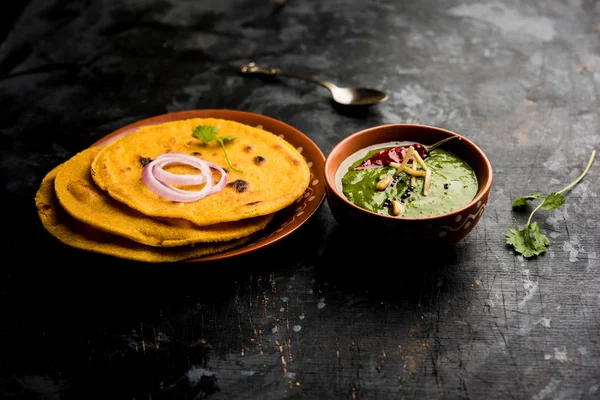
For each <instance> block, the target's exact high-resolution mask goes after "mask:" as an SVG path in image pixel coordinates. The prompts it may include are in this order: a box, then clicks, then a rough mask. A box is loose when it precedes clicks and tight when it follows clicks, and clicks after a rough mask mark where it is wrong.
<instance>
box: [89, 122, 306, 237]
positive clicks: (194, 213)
mask: <svg viewBox="0 0 600 400" xmlns="http://www.w3.org/2000/svg"><path fill="white" fill-rule="evenodd" d="M200 125H207V126H213V127H216V128H218V133H217V136H220V137H223V136H231V137H233V140H225V141H224V142H223V143H224V146H223V147H224V148H223V147H222V146H221V144H219V143H218V142H217V141H214V140H213V141H209V142H206V141H204V140H202V139H199V138H197V137H195V136H194V135H193V131H194V128H196V127H197V126H200ZM164 153H185V154H188V155H194V156H196V157H199V158H202V159H204V160H206V161H210V162H213V163H216V164H218V165H220V166H222V167H224V168H226V169H227V170H228V173H227V179H228V183H227V185H226V187H225V188H224V189H223V190H221V191H219V192H217V193H215V194H212V195H210V196H207V197H204V198H203V199H201V200H198V201H195V202H187V203H186V202H173V201H170V200H166V199H164V198H162V197H160V196H159V195H157V194H155V193H154V192H152V191H151V190H150V189H149V188H148V187H147V186H146V185H145V184H144V182H143V181H142V169H143V166H144V161H146V162H147V160H154V159H155V158H156V157H158V156H159V155H161V154H164ZM226 156H227V157H228V158H229V161H230V162H231V165H232V166H233V168H235V169H237V170H241V171H242V172H241V173H240V172H236V171H235V170H233V169H231V168H229V167H228V165H227V160H226ZM169 171H172V172H174V173H197V171H196V170H195V169H193V168H192V167H188V166H174V167H173V169H172V170H169ZM91 174H92V179H93V180H94V182H95V183H96V184H97V185H98V186H99V187H100V188H101V189H102V190H105V191H107V192H108V194H109V195H110V196H111V197H113V198H114V199H116V200H118V201H120V202H122V203H124V204H126V205H127V206H129V207H130V208H133V209H135V210H137V211H139V212H141V213H143V214H146V215H148V216H152V217H165V218H181V219H185V220H188V221H190V222H192V223H194V224H195V225H198V226H206V225H212V224H217V223H223V222H231V221H238V220H242V219H246V218H252V217H258V216H265V215H268V214H272V213H275V212H277V211H279V210H281V209H283V208H285V207H287V206H289V205H290V204H292V203H294V201H296V200H297V199H299V198H300V197H301V196H302V194H303V193H304V191H305V190H306V189H307V187H308V185H309V181H310V169H309V165H308V163H307V162H306V160H305V159H304V157H303V156H302V154H301V153H300V151H298V150H297V149H296V148H294V147H293V146H292V145H291V144H290V143H289V142H287V141H286V140H285V139H284V138H281V137H279V136H276V135H275V134H273V133H271V132H268V131H265V130H263V129H260V128H257V127H252V126H249V125H245V124H241V123H238V122H235V121H229V120H223V119H215V118H193V119H187V120H182V121H174V122H167V123H163V124H160V125H153V126H145V127H141V128H140V129H139V130H138V131H136V132H133V133H131V134H129V135H127V136H124V137H122V138H119V139H117V140H116V141H114V142H112V143H110V144H108V145H106V146H105V147H104V148H103V149H102V150H101V151H100V152H99V153H98V155H97V156H96V157H95V158H94V161H93V162H92V164H91ZM180 189H186V187H180ZM187 189H191V190H194V187H192V188H187Z"/></svg>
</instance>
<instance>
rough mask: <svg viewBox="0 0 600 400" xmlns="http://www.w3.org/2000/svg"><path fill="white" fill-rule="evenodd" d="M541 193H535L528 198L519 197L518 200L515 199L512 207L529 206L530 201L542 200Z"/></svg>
mask: <svg viewBox="0 0 600 400" xmlns="http://www.w3.org/2000/svg"><path fill="white" fill-rule="evenodd" d="M541 198H542V197H541V193H534V194H530V195H527V196H523V197H519V198H518V199H514V200H513V203H512V206H513V207H523V206H525V205H526V204H527V201H528V200H539V199H541Z"/></svg>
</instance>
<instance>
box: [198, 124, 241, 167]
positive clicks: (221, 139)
mask: <svg viewBox="0 0 600 400" xmlns="http://www.w3.org/2000/svg"><path fill="white" fill-rule="evenodd" d="M218 132H219V128H217V127H216V126H212V125H198V126H197V127H195V128H194V131H193V134H194V136H195V137H197V138H198V139H202V140H204V141H205V142H211V141H213V140H216V141H217V142H218V143H219V144H220V145H221V147H222V148H223V152H224V153H225V160H226V161H227V166H229V168H230V169H232V170H234V171H235V172H239V173H242V171H240V170H239V169H236V168H234V167H233V165H231V162H229V157H228V156H227V150H226V149H225V141H226V140H233V139H235V137H234V136H217V133H218Z"/></svg>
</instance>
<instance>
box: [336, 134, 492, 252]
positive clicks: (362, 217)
mask: <svg viewBox="0 0 600 400" xmlns="http://www.w3.org/2000/svg"><path fill="white" fill-rule="evenodd" d="M449 136H459V137H460V139H461V140H451V141H449V142H447V143H446V144H444V145H443V146H442V148H443V149H445V150H448V151H450V152H452V153H454V154H455V155H457V156H458V157H460V158H462V159H463V160H464V161H465V162H466V163H467V164H469V165H470V166H471V168H473V170H474V171H475V174H476V176H477V180H478V184H479V189H478V191H477V194H476V196H475V198H474V199H473V200H472V201H471V202H470V203H469V204H467V205H466V206H464V207H462V208H460V209H458V210H455V211H453V212H450V213H447V214H442V215H437V216H433V217H426V218H403V217H394V216H386V215H381V214H377V213H375V212H371V211H368V210H366V209H363V208H361V207H359V206H357V205H355V204H353V203H351V202H350V201H348V200H347V199H346V197H345V196H344V195H343V194H342V193H341V192H340V191H339V190H338V188H337V187H336V183H335V182H336V172H337V170H338V168H339V166H340V164H341V163H342V162H343V161H344V160H345V159H346V158H347V157H349V156H351V155H352V154H354V153H355V152H357V151H359V150H361V149H363V148H365V147H368V146H371V145H377V144H380V143H386V142H391V141H414V142H419V143H422V144H426V145H427V144H433V143H435V142H438V141H440V140H442V139H444V138H446V137H449ZM491 186H492V166H491V164H490V162H489V160H488V158H487V157H486V155H485V154H484V153H483V152H482V151H481V150H480V149H479V147H477V146H476V145H475V144H474V143H473V142H471V141H470V140H468V139H467V138H465V137H464V136H461V135H458V134H457V133H454V132H451V131H448V130H445V129H441V128H436V127H433V126H426V125H416V124H389V125H381V126H376V127H373V128H369V129H365V130H362V131H359V132H356V133H354V134H351V135H350V136H348V137H346V138H345V139H344V140H342V141H341V142H339V143H338V144H337V145H336V146H334V148H333V149H332V150H331V152H330V153H329V155H328V156H327V159H326V161H325V189H326V198H327V203H328V204H329V208H330V209H331V212H332V214H333V216H334V218H335V219H336V221H337V222H338V224H340V225H342V226H343V227H349V228H351V229H353V230H360V232H370V233H371V234H374V235H387V236H388V237H391V238H393V239H394V240H395V239H396V238H398V239H401V241H399V242H398V243H406V242H413V243H414V242H417V241H418V242H419V243H427V244H444V245H450V244H454V243H456V242H458V241H459V240H461V239H462V238H464V237H465V236H466V235H467V234H468V233H469V232H471V230H472V229H473V228H474V227H475V225H477V222H478V221H479V219H480V218H481V215H482V214H483V212H484V211H485V208H486V205H487V201H488V196H489V194H490V188H491Z"/></svg>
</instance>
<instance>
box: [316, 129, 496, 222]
mask: <svg viewBox="0 0 600 400" xmlns="http://www.w3.org/2000/svg"><path fill="white" fill-rule="evenodd" d="M393 127H402V128H407V127H410V128H426V129H433V130H436V131H441V132H443V133H446V134H449V135H451V136H458V137H460V140H464V141H466V142H467V143H469V144H470V145H471V146H472V147H473V148H474V149H475V151H476V152H477V153H478V154H479V156H480V157H481V159H482V161H483V163H484V165H485V169H486V170H487V171H488V175H489V176H488V179H487V181H486V182H485V184H484V186H483V187H482V188H481V189H480V190H479V191H478V192H477V195H476V196H475V197H474V198H473V200H471V201H470V202H469V203H467V204H466V205H464V206H463V207H461V208H458V209H456V210H454V211H450V212H447V213H444V214H437V215H432V216H429V217H422V218H406V217H395V216H391V215H384V214H378V213H376V212H373V211H370V210H367V209H365V208H362V207H359V206H357V205H356V204H354V203H352V202H351V201H349V200H348V199H347V198H346V196H344V195H343V194H342V193H340V192H339V191H338V189H337V185H336V184H335V175H336V174H337V171H338V168H339V165H338V167H337V168H336V169H335V171H334V176H333V182H332V178H331V177H330V176H329V174H328V173H327V171H328V170H329V165H330V164H331V155H332V154H333V153H334V152H336V151H337V150H338V149H340V148H342V147H343V146H344V145H345V144H346V143H348V142H350V141H352V140H353V139H354V138H355V137H356V136H359V135H365V134H367V133H369V132H372V131H376V130H380V129H384V128H393ZM374 144H377V143H374ZM324 168H325V173H324V176H325V182H326V184H327V188H328V189H329V190H328V192H329V193H333V194H334V195H335V196H336V197H337V198H338V199H340V200H341V201H343V202H344V203H346V205H349V206H350V207H352V208H354V209H355V210H357V211H359V212H363V213H367V214H371V215H373V216H376V217H380V218H384V219H388V220H394V221H424V222H426V221H434V220H437V219H442V218H447V217H452V216H455V215H458V214H460V213H462V212H464V211H465V210H467V209H469V208H471V207H472V206H473V205H474V204H477V203H478V202H481V201H482V199H483V198H484V196H486V194H487V193H489V191H490V189H491V186H492V180H493V169H492V164H491V163H490V160H489V159H488V157H487V156H486V154H485V153H484V152H483V150H481V149H480V148H479V146H477V145H476V144H475V143H474V142H473V141H472V140H469V139H468V138H466V137H465V136H463V135H460V134H458V133H456V132H453V131H451V130H449V129H445V128H441V127H438V126H433V125H426V124H414V123H389V124H383V125H376V126H372V127H370V128H365V129H362V130H360V131H356V132H354V133H351V134H350V135H348V136H347V137H345V138H344V139H342V140H341V141H339V142H338V143H337V144H336V145H335V146H333V148H332V149H331V150H330V151H329V154H328V155H327V157H326V159H325V165H324Z"/></svg>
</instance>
